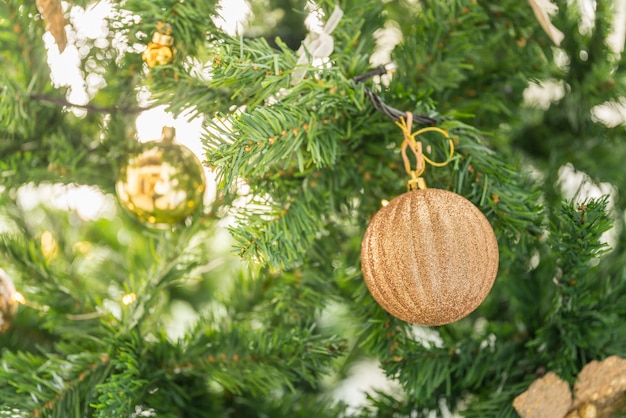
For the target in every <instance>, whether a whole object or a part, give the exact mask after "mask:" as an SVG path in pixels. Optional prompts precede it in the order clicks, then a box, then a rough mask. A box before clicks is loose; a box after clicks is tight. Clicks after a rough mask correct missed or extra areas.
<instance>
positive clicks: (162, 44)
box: [142, 22, 175, 68]
mask: <svg viewBox="0 0 626 418" xmlns="http://www.w3.org/2000/svg"><path fill="white" fill-rule="evenodd" d="M171 33H172V27H171V26H170V25H169V24H167V23H163V22H159V23H158V25H157V31H156V32H155V33H154V35H152V42H150V43H148V46H147V47H146V49H145V50H144V51H143V54H142V58H143V60H144V62H145V63H146V64H148V67H150V68H153V67H155V66H157V65H166V64H169V63H170V62H172V59H173V58H174V52H175V50H174V47H173V45H174V37H173V36H171Z"/></svg>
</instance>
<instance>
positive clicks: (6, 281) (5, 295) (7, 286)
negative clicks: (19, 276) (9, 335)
mask: <svg viewBox="0 0 626 418" xmlns="http://www.w3.org/2000/svg"><path fill="white" fill-rule="evenodd" d="M16 296H17V291H16V290H15V286H14V285H13V282H12V281H11V279H10V278H9V276H8V275H7V274H6V272H5V271H4V270H2V269H0V332H4V331H6V330H7V329H8V328H9V327H10V326H11V322H12V321H13V317H14V316H15V313H16V312H17V305H18V302H17V299H16Z"/></svg>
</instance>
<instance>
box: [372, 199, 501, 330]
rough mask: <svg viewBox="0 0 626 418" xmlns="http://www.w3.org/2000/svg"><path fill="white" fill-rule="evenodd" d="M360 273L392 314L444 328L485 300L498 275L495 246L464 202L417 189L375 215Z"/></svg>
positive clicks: (488, 230) (477, 215)
mask: <svg viewBox="0 0 626 418" xmlns="http://www.w3.org/2000/svg"><path fill="white" fill-rule="evenodd" d="M361 268H362V270H363V277H364V279H365V283H366V285H367V287H368V289H369V291H370V293H371V294H372V296H373V297H374V299H376V301H377V302H378V303H379V304H380V305H381V306H382V307H383V308H384V309H385V310H386V311H388V312H389V313H390V314H392V315H394V316H396V317H397V318H400V319H402V320H403V321H406V322H410V323H414V324H420V325H444V324H448V323H450V322H454V321H456V320H458V319H461V318H463V317H465V316H467V315H469V314H470V313H471V312H472V311H474V310H475V309H476V308H477V307H478V305H480V304H481V303H482V301H483V300H484V299H485V297H487V294H488V293H489V291H490V290H491V287H492V285H493V282H494V280H495V278H496V274H497V272H498V243H497V241H496V237H495V234H494V233H493V229H492V228H491V225H490V224H489V221H487V218H485V216H484V215H483V214H482V212H481V211H480V210H479V209H478V208H477V207H476V206H474V205H473V204H472V203H471V202H470V201H469V200H467V199H465V198H464V197H462V196H460V195H458V194H456V193H452V192H448V191H445V190H440V189H424V190H414V191H410V192H407V193H404V194H402V195H400V196H398V197H396V198H395V199H393V200H392V201H391V202H389V204H388V205H387V206H385V207H383V208H381V209H380V210H379V211H378V212H377V213H376V215H374V217H373V219H372V221H371V223H370V225H369V226H368V228H367V231H366V232H365V236H364V238H363V243H362V246H361Z"/></svg>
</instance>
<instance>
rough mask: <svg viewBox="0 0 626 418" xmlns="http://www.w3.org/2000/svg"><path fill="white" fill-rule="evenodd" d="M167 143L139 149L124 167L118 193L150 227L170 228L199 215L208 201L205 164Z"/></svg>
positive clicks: (167, 136) (168, 137)
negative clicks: (199, 210) (205, 200)
mask: <svg viewBox="0 0 626 418" xmlns="http://www.w3.org/2000/svg"><path fill="white" fill-rule="evenodd" d="M173 135H174V133H173V128H166V129H165V130H164V139H163V140H160V141H151V142H146V143H143V144H141V145H140V146H139V151H138V152H136V153H134V154H132V155H131V156H129V158H128V162H127V165H126V166H124V167H122V169H121V171H120V174H119V177H118V180H117V183H116V185H115V189H116V191H117V196H118V199H119V201H120V204H121V205H122V207H124V208H125V209H126V210H128V212H130V213H131V214H132V215H134V216H135V217H136V218H137V219H139V220H140V221H142V222H144V223H146V224H147V225H149V226H153V227H157V228H167V227H169V226H171V225H173V224H176V223H179V222H181V221H183V220H184V219H185V218H186V217H188V216H189V215H191V214H192V213H193V212H195V211H196V210H197V209H198V208H199V207H200V206H202V201H203V197H204V190H205V187H206V186H205V183H206V179H205V175H204V169H203V167H202V164H201V163H200V161H199V160H198V158H197V157H196V156H195V155H194V154H193V153H192V152H191V150H189V148H187V147H185V146H183V145H181V144H177V143H175V142H173Z"/></svg>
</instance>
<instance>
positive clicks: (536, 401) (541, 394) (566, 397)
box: [513, 372, 572, 418]
mask: <svg viewBox="0 0 626 418" xmlns="http://www.w3.org/2000/svg"><path fill="white" fill-rule="evenodd" d="M571 406H572V392H571V391H570V388H569V384H568V383H567V382H566V381H564V380H562V379H561V378H560V377H559V376H557V375H556V373H553V372H548V373H547V374H546V375H545V376H543V377H542V378H541V379H537V380H535V381H534V382H533V383H532V384H531V385H530V386H529V387H528V390H526V391H525V392H523V393H522V394H520V395H519V396H517V397H516V398H515V399H514V400H513V407H514V408H515V411H517V413H518V414H519V415H520V416H521V417H522V418H548V417H551V418H563V417H564V416H565V414H567V412H568V411H569V410H570V407H571Z"/></svg>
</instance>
